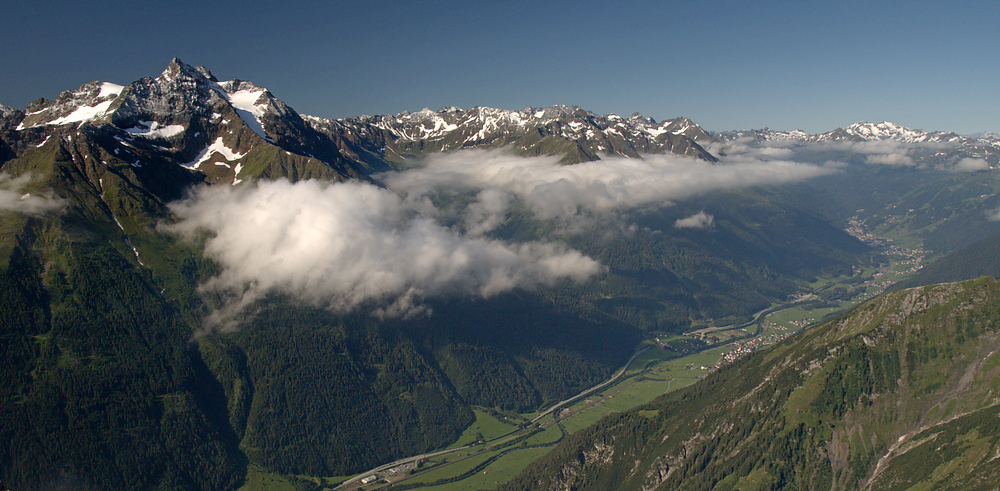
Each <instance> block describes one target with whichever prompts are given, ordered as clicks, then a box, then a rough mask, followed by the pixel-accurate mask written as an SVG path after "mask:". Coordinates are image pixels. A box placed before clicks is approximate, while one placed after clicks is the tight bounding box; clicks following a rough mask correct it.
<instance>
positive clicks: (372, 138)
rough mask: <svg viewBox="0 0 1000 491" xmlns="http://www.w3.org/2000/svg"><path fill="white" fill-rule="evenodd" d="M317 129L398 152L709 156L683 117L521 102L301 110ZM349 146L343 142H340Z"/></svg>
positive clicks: (580, 157)
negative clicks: (331, 113) (334, 115)
mask: <svg viewBox="0 0 1000 491" xmlns="http://www.w3.org/2000/svg"><path fill="white" fill-rule="evenodd" d="M306 120H307V121H308V122H309V123H310V124H311V125H312V126H313V128H315V129H316V130H317V131H320V132H323V133H326V134H327V135H330V137H331V138H334V139H340V140H344V141H353V142H356V143H359V144H362V143H363V142H362V140H367V143H377V145H376V146H377V147H378V148H373V149H371V150H373V151H376V152H380V153H383V154H384V155H385V157H386V158H388V159H390V160H392V159H398V158H403V157H406V156H410V155H415V154H421V153H426V152H427V151H447V150H455V149H460V148H498V147H510V148H512V149H514V151H516V152H518V153H521V154H525V155H539V154H544V153H555V154H563V155H564V161H565V162H567V163H573V162H580V161H586V160H597V159H599V158H601V157H602V156H608V155H621V156H627V157H639V156H640V155H641V154H644V153H674V154H679V155H687V156H692V157H698V158H702V159H706V160H715V158H714V157H713V156H711V155H710V154H709V153H708V152H706V151H705V150H704V149H703V148H702V147H701V146H700V144H699V143H700V142H709V141H711V137H710V136H709V135H708V134H707V133H706V132H705V131H704V130H703V129H701V127H700V126H698V125H697V124H695V123H693V122H692V121H691V120H689V119H687V118H677V119H672V120H669V121H664V122H662V123H657V122H656V121H654V120H653V119H652V118H644V117H642V116H640V115H633V116H632V117H630V118H628V119H625V118H622V117H620V116H617V115H615V114H608V115H604V116H599V115H597V114H594V113H592V112H589V111H585V110H583V109H581V108H579V107H575V106H552V107H547V108H531V107H526V108H524V109H522V110H519V111H510V110H504V109H495V108H490V107H474V108H472V109H469V110H465V109H460V108H456V107H449V108H445V109H441V110H438V111H432V110H430V109H423V110H421V111H418V112H415V113H410V112H406V111H404V112H402V113H399V114H397V115H395V116H391V115H383V116H360V117H355V118H346V119H339V120H329V119H323V118H317V117H306ZM341 150H342V151H345V152H346V153H348V154H350V153H351V151H350V149H347V148H341Z"/></svg>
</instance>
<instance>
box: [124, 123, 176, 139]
mask: <svg viewBox="0 0 1000 491" xmlns="http://www.w3.org/2000/svg"><path fill="white" fill-rule="evenodd" d="M184 129H185V128H184V126H181V125H179V124H169V125H167V126H160V123H157V122H156V121H139V126H136V127H134V128H126V129H125V131H126V132H127V133H129V134H131V135H135V136H143V137H147V138H170V137H171V136H175V135H179V134H181V133H183V132H184Z"/></svg>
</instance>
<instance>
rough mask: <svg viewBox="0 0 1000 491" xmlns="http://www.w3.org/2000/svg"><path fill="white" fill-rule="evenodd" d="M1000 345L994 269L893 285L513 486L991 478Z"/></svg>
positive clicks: (875, 484) (591, 433)
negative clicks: (967, 277)
mask: <svg viewBox="0 0 1000 491" xmlns="http://www.w3.org/2000/svg"><path fill="white" fill-rule="evenodd" d="M998 341H1000V282H998V281H997V280H996V279H992V278H983V279H979V280H972V281H967V282H965V283H951V284H943V285H938V286H931V287H921V288H916V289H911V290H904V291H896V292H891V293H888V294H886V295H884V296H882V297H879V298H877V299H875V300H873V301H871V302H868V303H866V304H863V305H861V306H859V307H858V308H856V309H854V310H852V311H851V312H850V313H848V314H845V315H844V316H842V317H839V318H837V319H835V320H832V321H830V322H827V323H825V324H823V325H821V326H819V327H815V328H812V329H809V330H807V331H806V332H804V333H803V334H801V335H799V336H795V337H792V338H789V339H788V340H786V341H784V342H782V343H780V344H778V345H775V346H773V347H771V348H770V349H767V350H764V351H761V352H757V353H755V354H753V355H751V356H749V357H746V358H744V359H742V360H740V361H738V362H736V363H735V364H733V365H730V366H728V367H726V368H723V369H721V370H719V371H717V372H715V373H713V374H711V375H709V377H708V378H706V379H705V380H703V381H702V382H700V383H697V384H694V385H692V386H690V387H687V388H685V389H682V390H679V391H676V392H673V393H670V394H668V395H665V396H663V397H661V398H660V399H658V400H656V401H654V402H652V403H650V404H648V405H646V406H643V407H639V408H636V409H635V410H632V411H629V412H626V413H623V414H620V415H613V416H609V417H607V418H605V419H604V420H602V421H601V422H599V423H598V424H597V425H595V426H593V427H591V428H589V429H587V430H585V431H582V432H580V433H578V434H575V435H573V436H572V437H570V438H568V439H567V441H565V442H564V443H563V444H561V446H560V447H559V448H557V450H555V451H553V452H552V453H551V454H549V455H548V456H546V457H545V458H543V459H542V460H540V461H539V462H538V463H537V464H536V465H534V466H533V467H530V468H529V469H527V470H526V471H525V472H524V473H523V474H522V475H521V476H519V477H518V479H517V480H516V481H514V482H512V483H510V484H509V485H508V486H506V487H505V488H504V489H556V488H558V489H563V488H566V487H571V488H574V489H611V488H615V489H639V488H643V489H652V488H657V489H783V488H798V489H829V488H831V486H832V487H834V488H837V489H853V488H859V487H861V488H871V489H908V488H910V487H912V486H914V485H917V484H921V485H926V486H928V487H931V486H935V489H937V488H938V487H940V488H941V489H993V488H994V487H995V485H996V482H997V478H998V477H1000V461H998V460H997V459H995V454H996V449H997V447H998V444H1000V432H998V429H997V428H998V427H997V425H996V424H995V418H996V414H997V405H996V399H995V394H996V393H997V390H998V389H1000V358H998V357H997V355H996V351H997V348H996V347H997V346H998ZM692 415H695V416H693V417H692Z"/></svg>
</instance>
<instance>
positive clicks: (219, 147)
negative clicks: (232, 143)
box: [182, 136, 246, 169]
mask: <svg viewBox="0 0 1000 491" xmlns="http://www.w3.org/2000/svg"><path fill="white" fill-rule="evenodd" d="M215 154H219V155H222V157H223V158H225V159H226V160H228V161H230V162H232V161H233V160H237V159H241V158H243V156H244V155H246V154H245V153H236V152H235V151H233V150H232V149H230V148H229V147H227V146H226V144H225V143H223V142H222V137H221V136H220V137H219V138H216V139H215V141H214V142H212V144H211V145H209V146H208V147H206V148H205V149H204V150H202V151H201V153H200V154H198V157H197V158H195V159H194V160H193V161H191V162H189V163H187V164H182V165H183V166H184V167H187V168H189V169H197V168H198V167H199V166H201V164H203V163H205V162H207V161H208V160H209V159H211V158H212V156H213V155H215Z"/></svg>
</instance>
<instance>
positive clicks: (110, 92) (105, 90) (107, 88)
mask: <svg viewBox="0 0 1000 491" xmlns="http://www.w3.org/2000/svg"><path fill="white" fill-rule="evenodd" d="M124 88H125V87H123V86H121V85H118V84H113V83H111V82H103V83H101V91H100V93H98V94H97V98H98V99H103V98H105V97H111V96H114V97H118V94H121V93H122V90H123V89H124Z"/></svg>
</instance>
